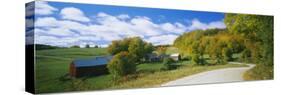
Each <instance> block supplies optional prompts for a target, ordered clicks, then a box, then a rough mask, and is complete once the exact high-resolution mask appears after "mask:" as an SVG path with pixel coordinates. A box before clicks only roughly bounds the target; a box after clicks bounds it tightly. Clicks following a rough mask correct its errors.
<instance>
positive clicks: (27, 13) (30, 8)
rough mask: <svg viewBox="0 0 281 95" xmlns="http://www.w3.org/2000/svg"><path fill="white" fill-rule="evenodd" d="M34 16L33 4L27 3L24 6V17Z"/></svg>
mask: <svg viewBox="0 0 281 95" xmlns="http://www.w3.org/2000/svg"><path fill="white" fill-rule="evenodd" d="M32 15H34V3H28V4H26V6H25V16H32Z"/></svg>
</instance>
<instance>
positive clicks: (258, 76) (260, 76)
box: [243, 64, 273, 80]
mask: <svg viewBox="0 0 281 95" xmlns="http://www.w3.org/2000/svg"><path fill="white" fill-rule="evenodd" d="M243 77H244V79H245V80H269V79H273V66H266V65H263V64H257V65H256V66H255V67H254V68H252V69H250V70H248V71H247V72H246V73H245V74H244V75H243Z"/></svg>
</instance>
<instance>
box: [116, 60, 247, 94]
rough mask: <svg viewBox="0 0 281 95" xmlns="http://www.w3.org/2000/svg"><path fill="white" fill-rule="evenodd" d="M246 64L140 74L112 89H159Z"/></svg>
mask: <svg viewBox="0 0 281 95" xmlns="http://www.w3.org/2000/svg"><path fill="white" fill-rule="evenodd" d="M246 66H247V65H244V64H226V65H215V66H197V65H192V64H188V65H184V66H182V67H180V68H178V69H175V70H169V71H161V72H154V73H150V74H142V73H140V74H139V75H138V77H137V78H136V79H132V80H130V81H124V82H121V83H119V84H118V85H115V86H113V87H111V88H112V89H116V88H118V89H119V88H140V87H158V86H160V85H161V84H163V83H166V82H169V81H172V80H175V79H178V78H182V77H185V76H190V75H193V74H197V73H200V72H204V71H210V70H215V69H222V68H230V67H246Z"/></svg>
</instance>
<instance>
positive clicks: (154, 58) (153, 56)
mask: <svg viewBox="0 0 281 95" xmlns="http://www.w3.org/2000/svg"><path fill="white" fill-rule="evenodd" d="M166 57H169V55H166V54H161V55H157V54H155V53H151V54H147V55H146V60H147V61H150V62H156V61H161V60H163V59H164V58H166Z"/></svg>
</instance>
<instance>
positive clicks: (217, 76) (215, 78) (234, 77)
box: [161, 62, 255, 86]
mask: <svg viewBox="0 0 281 95" xmlns="http://www.w3.org/2000/svg"><path fill="white" fill-rule="evenodd" d="M231 64H241V63H236V62H231ZM247 65H248V67H238V68H237V67H235V68H226V69H219V70H213V71H207V72H203V73H199V74H195V75H191V76H187V77H184V78H181V79H177V80H174V81H170V82H168V83H165V84H162V85H161V86H178V85H192V84H206V83H223V82H237V81H244V80H243V74H244V73H245V72H246V71H247V70H249V69H251V68H253V67H255V65H254V64H247Z"/></svg>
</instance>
